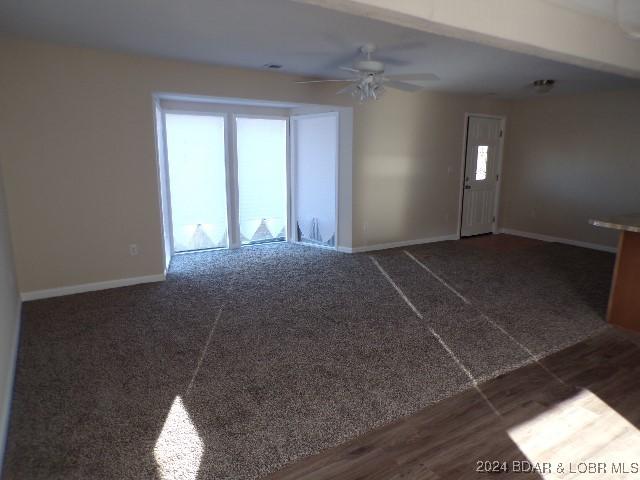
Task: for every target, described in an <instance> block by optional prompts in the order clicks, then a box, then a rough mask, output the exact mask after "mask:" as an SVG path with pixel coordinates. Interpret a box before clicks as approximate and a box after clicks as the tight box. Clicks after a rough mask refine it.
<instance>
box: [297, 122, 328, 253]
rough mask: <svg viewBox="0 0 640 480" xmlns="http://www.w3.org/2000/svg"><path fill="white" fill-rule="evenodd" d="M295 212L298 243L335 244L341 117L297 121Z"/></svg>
mask: <svg viewBox="0 0 640 480" xmlns="http://www.w3.org/2000/svg"><path fill="white" fill-rule="evenodd" d="M293 134H294V135H295V138H294V145H295V152H294V162H295V166H294V171H295V179H294V185H295V192H294V195H295V205H296V206H295V211H296V219H295V220H296V225H295V226H294V228H295V229H296V230H297V240H298V241H301V242H306V243H313V244H318V245H325V246H331V247H333V246H335V243H336V168H337V155H338V116H337V114H335V113H330V114H326V115H300V116H296V117H294V130H293Z"/></svg>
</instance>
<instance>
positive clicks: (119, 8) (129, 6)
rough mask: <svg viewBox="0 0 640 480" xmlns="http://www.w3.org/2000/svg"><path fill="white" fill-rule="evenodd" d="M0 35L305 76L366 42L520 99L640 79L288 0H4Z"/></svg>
mask: <svg viewBox="0 0 640 480" xmlns="http://www.w3.org/2000/svg"><path fill="white" fill-rule="evenodd" d="M556 1H557V0H556ZM563 1H567V0H563ZM570 1H574V2H587V3H592V4H595V5H597V2H596V1H595V0H593V1H590V0H570ZM0 32H4V33H9V34H18V35H22V36H27V37H33V38H38V39H44V40H50V41H56V42H63V43H71V44H77V45H83V46H88V47H98V48H106V49H111V50H117V51H124V52H132V53H142V54H149V55H157V56H162V57H168V58H177V59H184V60H192V61H198V62H206V63H211V64H218V65H232V66H239V67H248V68H262V66H263V65H264V64H267V63H277V64H282V65H283V70H284V71H287V72H290V73H296V74H301V75H305V76H311V77H340V76H342V74H341V72H340V71H339V70H338V69H337V67H338V66H339V65H342V64H349V63H350V60H351V59H353V57H354V56H355V53H356V51H357V49H358V47H359V46H360V45H362V44H364V43H367V42H373V43H375V44H377V45H379V46H380V47H381V49H382V51H381V52H380V55H381V56H383V57H389V58H391V59H394V60H397V65H393V66H391V65H390V66H389V67H388V72H389V73H424V72H432V73H435V74H436V75H438V76H439V77H440V79H441V80H440V81H438V82H433V83H431V84H429V85H430V86H429V88H430V89H432V90H439V91H451V92H464V93H475V94H483V95H486V94H497V95H499V96H502V97H522V96H527V95H532V93H531V90H530V89H529V88H527V85H528V84H530V82H532V81H533V80H536V79H540V78H553V79H555V80H556V81H557V87H556V89H555V90H554V92H553V93H554V94H558V93H577V92H584V91H595V90H613V89H621V88H630V87H640V81H639V80H632V79H627V78H623V77H619V76H616V75H612V74H607V73H601V72H597V71H593V70H587V69H584V68H580V67H576V66H571V65H566V64H562V63H558V62H554V61H550V60H544V59H541V58H537V57H533V56H529V55H524V54H519V53H514V52H509V51H506V50H500V49H496V48H492V47H488V46H482V45H478V44H474V43H469V42H465V41H461V40H455V39H451V38H446V37H442V36H437V35H434V34H429V33H426V32H419V31H416V30H411V29H407V28H403V27H399V26H395V25H391V24H387V23H383V22H379V21H376V20H372V19H367V18H363V17H356V16H351V15H347V14H344V13H340V12H337V11H333V10H327V9H323V8H319V7H315V6H310V5H303V4H299V3H294V2H291V1H289V0H180V1H175V0H58V1H55V2H54V1H51V0H3V1H2V2H0ZM398 45H410V47H412V48H408V49H402V48H394V47H397V46H398Z"/></svg>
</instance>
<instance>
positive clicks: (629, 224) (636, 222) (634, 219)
mask: <svg viewBox="0 0 640 480" xmlns="http://www.w3.org/2000/svg"><path fill="white" fill-rule="evenodd" d="M589 223H590V224H591V225H595V226H596V227H604V228H613V229H615V230H626V231H627V232H637V233H640V213H636V214H633V215H613V216H611V217H602V218H592V219H591V220H589Z"/></svg>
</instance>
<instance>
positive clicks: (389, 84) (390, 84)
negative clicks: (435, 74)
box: [384, 80, 425, 92]
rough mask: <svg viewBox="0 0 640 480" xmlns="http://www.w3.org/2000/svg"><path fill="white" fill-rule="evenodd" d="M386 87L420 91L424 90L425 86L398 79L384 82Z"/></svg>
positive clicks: (404, 90)
mask: <svg viewBox="0 0 640 480" xmlns="http://www.w3.org/2000/svg"><path fill="white" fill-rule="evenodd" d="M384 86H385V87H389V88H395V89H396V90H402V91H403V92H419V91H420V90H424V88H425V87H423V86H421V85H414V84H413V83H405V82H399V81H397V80H389V81H387V82H384Z"/></svg>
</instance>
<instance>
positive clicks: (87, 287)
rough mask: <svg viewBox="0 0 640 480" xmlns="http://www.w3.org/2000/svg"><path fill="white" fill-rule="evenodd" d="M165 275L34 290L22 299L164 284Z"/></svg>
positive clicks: (24, 294) (26, 293) (24, 300)
mask: <svg viewBox="0 0 640 480" xmlns="http://www.w3.org/2000/svg"><path fill="white" fill-rule="evenodd" d="M165 278H166V277H165V275H164V274H162V273H160V274H158V275H147V276H144V277H131V278H121V279H118V280H108V281H106V282H96V283H84V284H82V285H70V286H67V287H59V288H50V289H47V290H33V291H31V292H22V293H21V294H20V297H21V298H22V301H23V302H28V301H30V300H40V299H42V298H51V297H62V296H63V295H73V294H75V293H84V292H94V291H96V290H107V289H109V288H118V287H128V286H130V285H138V284H140V283H153V282H162V281H164V280H165Z"/></svg>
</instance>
